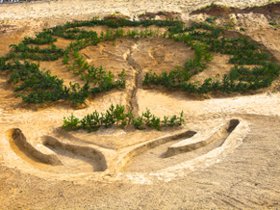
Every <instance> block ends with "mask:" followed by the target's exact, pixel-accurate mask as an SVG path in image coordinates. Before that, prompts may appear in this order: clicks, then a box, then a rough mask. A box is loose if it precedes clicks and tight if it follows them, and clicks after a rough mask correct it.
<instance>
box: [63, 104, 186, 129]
mask: <svg viewBox="0 0 280 210" xmlns="http://www.w3.org/2000/svg"><path fill="white" fill-rule="evenodd" d="M183 123H184V116H183V112H182V113H181V114H180V116H179V117H178V116H176V115H174V116H172V117H167V116H164V120H161V119H160V118H159V117H157V116H155V115H153V114H152V113H151V112H150V111H149V110H146V111H145V112H143V113H142V115H141V116H138V117H135V116H133V114H132V113H131V112H130V111H129V112H126V111H125V107H124V106H123V105H111V106H110V107H109V109H108V110H106V111H105V112H103V113H98V112H97V111H94V112H93V113H92V114H88V115H86V116H85V117H83V118H82V119H78V118H76V117H75V116H73V115H71V116H70V117H68V118H64V124H63V127H64V128H66V129H67V130H76V129H84V130H87V131H88V132H92V131H96V130H98V129H99V128H101V127H104V128H109V127H111V126H114V125H116V126H120V127H122V128H124V127H126V126H130V125H132V126H133V127H134V128H135V129H139V130H142V129H145V128H152V129H156V130H160V129H161V128H162V127H174V126H181V125H182V124H183ZM69 124H70V126H68V125H69Z"/></svg>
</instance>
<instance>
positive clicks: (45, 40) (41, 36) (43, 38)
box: [22, 30, 57, 45]
mask: <svg viewBox="0 0 280 210" xmlns="http://www.w3.org/2000/svg"><path fill="white" fill-rule="evenodd" d="M56 40H57V39H56V38H54V37H53V36H52V34H51V33H50V31H49V30H44V31H43V32H41V33H38V34H37V35H36V37H35V38H31V37H25V38H24V40H23V42H22V43H23V44H35V45H44V44H52V43H54V42H55V41H56Z"/></svg>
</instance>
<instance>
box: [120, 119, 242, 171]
mask: <svg viewBox="0 0 280 210" xmlns="http://www.w3.org/2000/svg"><path fill="white" fill-rule="evenodd" d="M238 124H239V120H237V119H232V120H230V121H229V122H227V123H222V124H221V125H218V126H216V127H215V128H214V129H212V130H209V132H207V133H205V132H203V131H202V132H201V133H200V132H198V133H197V132H193V131H188V132H186V133H184V134H183V135H182V134H180V135H179V136H176V135H175V136H170V137H167V138H163V139H159V140H155V141H152V142H150V143H147V144H144V145H143V146H140V147H138V148H136V149H135V150H134V151H132V152H130V153H129V154H128V155H127V158H128V159H129V161H127V163H126V165H125V166H124V171H130V172H148V171H157V170H160V169H164V168H168V167H170V166H173V165H176V164H179V163H180V162H184V161H188V160H192V159H195V158H197V157H200V156H203V155H205V154H207V153H209V152H210V151H212V150H214V149H216V148H219V147H221V146H222V145H223V144H224V142H225V141H226V139H227V138H228V137H229V135H231V133H232V132H234V130H235V128H236V127H237V126H238Z"/></svg>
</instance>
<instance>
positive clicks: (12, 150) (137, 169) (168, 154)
mask: <svg viewBox="0 0 280 210" xmlns="http://www.w3.org/2000/svg"><path fill="white" fill-rule="evenodd" d="M211 2H213V1H209V0H200V1H187V0H186V1H164V2H162V1H96V0H94V1H51V2H35V3H30V4H26V3H23V4H15V5H0V21H1V22H0V26H1V27H2V28H0V55H4V54H5V53H7V52H8V50H9V48H8V46H9V44H13V43H17V42H19V41H20V40H21V39H22V38H23V37H24V36H26V35H33V34H34V32H35V31H40V30H41V29H42V28H45V27H49V26H53V25H56V24H59V23H63V22H65V21H67V20H70V19H86V18H88V17H92V16H98V15H99V16H105V15H107V14H112V13H115V12H120V13H122V14H124V15H127V16H129V17H134V16H136V15H139V14H142V13H144V12H147V11H149V12H158V11H175V12H179V14H180V15H181V16H182V18H183V20H184V21H186V22H187V23H188V21H190V20H200V19H203V18H204V17H205V16H206V15H205V14H196V15H190V14H189V12H190V11H191V10H194V9H196V8H200V7H202V6H205V5H206V4H209V3H211ZM215 2H218V3H219V2H220V3H223V4H224V5H230V6H236V7H241V8H243V7H246V6H254V5H262V4H264V3H267V2H268V1H253V0H251V1H237V0H228V1H226V0H225V1H215ZM220 19H221V20H220V21H228V19H227V17H221V18H220ZM231 21H234V22H235V27H236V29H237V30H238V29H239V28H241V27H242V28H245V29H246V30H245V32H243V33H245V34H246V35H248V36H250V37H252V38H253V39H254V40H256V41H257V42H259V43H261V44H263V45H264V46H265V47H266V48H267V49H268V50H269V51H270V52H271V53H272V54H273V55H274V56H275V57H276V58H277V59H278V60H279V62H280V40H279V39H280V29H279V28H278V29H276V28H273V27H272V26H270V25H269V24H268V23H269V21H270V20H269V19H268V17H266V16H264V15H263V14H254V13H249V14H234V15H233V16H232V18H231ZM87 29H88V30H96V31H99V32H100V31H102V30H105V29H104V28H102V27H96V28H87ZM159 30H160V29H159ZM56 44H57V46H59V47H61V48H65V47H66V46H67V45H68V44H69V42H68V41H67V40H64V39H62V38H59V39H58V41H57V43H56ZM81 53H82V55H83V56H84V57H85V58H86V59H87V61H88V62H89V63H93V64H95V65H96V66H99V65H102V66H104V67H105V68H106V69H108V70H110V71H112V72H113V74H115V75H116V74H118V73H119V72H120V71H122V70H125V71H126V72H127V80H128V81H127V86H126V89H125V90H123V91H121V90H117V91H111V92H108V93H106V94H104V95H99V96H98V97H96V98H94V99H90V100H88V102H87V104H88V106H87V107H86V108H83V109H79V110H75V109H73V108H72V107H69V106H66V105H64V104H56V105H52V106H48V107H39V108H38V107H34V106H30V107H24V106H22V104H21V100H20V99H19V98H16V97H15V94H14V92H13V90H12V88H11V87H10V86H9V85H8V84H7V82H6V79H7V76H6V75H4V74H1V75H0V99H1V100H0V101H1V103H0V128H1V129H0V135H1V138H0V209H268V208H272V209H277V208H280V112H279V110H280V93H279V90H280V83H279V80H277V81H275V82H274V84H273V86H272V87H270V88H267V89H264V90H260V91H259V92H257V93H255V94H251V95H230V96H225V97H223V96H218V97H217V96H215V97H214V96H209V97H208V98H207V99H201V98H199V99H196V98H193V97H192V98H191V97H189V96H186V95H185V94H184V93H181V92H166V91H160V90H150V89H149V90H147V89H143V88H142V84H141V82H139V81H141V78H142V77H143V75H144V73H145V72H148V71H149V70H155V71H157V72H160V71H161V70H169V69H172V68H175V67H176V66H178V65H179V66H180V65H182V64H183V63H184V61H185V60H186V59H188V58H192V57H193V52H192V50H191V49H190V48H188V47H186V46H185V45H182V44H180V43H176V42H173V41H170V40H169V41H168V40H163V39H161V38H147V39H141V40H125V39H120V40H117V41H115V42H114V43H111V42H105V43H102V44H98V45H97V46H91V47H87V48H85V49H83V50H82V51H81ZM227 61H228V57H227V56H224V55H220V54H215V55H214V59H213V60H212V61H211V62H210V64H209V65H208V67H207V69H206V70H205V71H204V72H202V73H200V74H198V75H196V76H195V77H194V78H193V81H194V82H195V81H197V82H201V81H203V80H204V79H205V78H207V77H209V76H213V77H217V78H220V77H221V76H222V75H223V74H224V73H227V72H228V71H229V70H230V67H231V65H230V64H228V63H227ZM40 66H41V67H42V68H43V69H45V70H49V71H50V72H51V74H53V75H57V76H59V77H61V78H63V79H64V81H65V83H66V84H68V83H69V82H79V83H83V81H81V80H79V79H78V78H77V77H75V76H73V74H71V72H69V71H67V70H66V69H65V67H64V66H63V65H61V60H58V61H54V62H40ZM135 90H136V91H135ZM133 91H134V93H135V94H134V93H133ZM119 103H121V104H125V105H127V106H128V107H129V106H130V108H133V111H134V112H135V113H139V112H142V111H145V110H146V108H149V109H150V110H151V111H152V112H153V113H155V114H156V115H159V116H163V115H173V114H178V113H179V112H180V111H182V110H183V111H184V113H185V116H186V124H185V125H184V126H182V127H181V128H179V129H170V130H167V131H166V130H165V131H150V130H145V131H134V130H130V129H125V130H123V129H115V128H110V129H107V130H105V129H101V130H99V131H98V132H96V133H87V132H84V131H75V132H74V131H72V132H66V131H64V130H62V129H61V128H60V127H61V124H62V119H63V117H65V116H68V115H70V114H71V113H74V114H75V115H76V116H78V117H82V116H84V115H85V114H88V113H90V112H92V111H93V110H95V109H96V110H98V111H104V110H106V109H107V108H108V107H109V106H110V104H119Z"/></svg>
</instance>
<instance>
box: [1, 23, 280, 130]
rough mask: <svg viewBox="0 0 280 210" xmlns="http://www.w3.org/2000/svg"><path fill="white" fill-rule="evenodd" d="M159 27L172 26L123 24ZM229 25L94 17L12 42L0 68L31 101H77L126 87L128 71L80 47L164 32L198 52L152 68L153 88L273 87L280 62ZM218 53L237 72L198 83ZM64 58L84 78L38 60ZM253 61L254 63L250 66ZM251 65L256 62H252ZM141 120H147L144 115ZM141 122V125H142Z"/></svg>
mask: <svg viewBox="0 0 280 210" xmlns="http://www.w3.org/2000/svg"><path fill="white" fill-rule="evenodd" d="M152 25H154V26H157V27H165V28H167V32H165V33H163V34H160V33H159V32H156V31H152V30H141V31H139V30H129V31H126V32H125V31H124V30H123V29H122V27H140V26H141V27H144V28H145V27H148V26H152ZM94 26H107V27H108V28H109V30H107V31H105V32H102V33H101V34H100V35H98V34H97V33H96V32H95V31H86V30H83V29H81V27H94ZM226 32H227V31H226V29H224V28H221V27H218V26H216V25H215V19H208V20H207V21H206V22H202V23H193V24H192V25H191V26H190V27H185V25H184V24H183V23H182V22H180V21H174V20H140V21H130V20H127V19H122V18H106V19H101V20H100V19H93V20H89V21H76V22H71V23H66V24H64V25H60V26H56V27H54V28H50V29H47V30H44V31H43V32H41V33H39V34H37V35H36V36H35V37H34V38H30V37H27V38H25V39H24V40H23V41H22V42H21V43H19V44H17V45H11V51H10V52H9V53H8V54H7V55H6V56H4V57H1V58H0V70H1V71H7V72H9V73H10V74H9V75H10V76H9V82H11V83H12V84H14V85H15V91H16V92H17V94H18V96H20V97H22V99H23V101H24V102H26V103H45V102H53V101H58V100H68V101H70V102H71V103H72V104H73V105H75V106H77V105H79V104H82V103H84V102H85V100H86V99H87V98H88V97H90V96H94V95H96V94H100V93H103V92H106V91H110V90H112V89H124V88H125V80H126V76H125V72H124V71H123V72H122V73H120V74H119V75H117V76H114V75H113V73H112V72H109V71H107V70H106V69H104V68H103V67H102V66H94V65H89V64H88V63H87V61H86V59H85V58H84V57H83V56H82V55H81V54H80V50H82V49H84V48H85V47H88V46H91V45H97V44H98V43H101V42H105V41H114V40H116V39H119V38H123V37H125V38H127V39H141V38H148V37H163V38H167V39H172V40H175V41H177V42H183V43H185V44H186V45H187V46H190V47H191V48H192V49H193V50H194V52H195V57H194V58H193V59H190V60H187V61H186V62H185V64H184V65H183V66H181V67H177V68H175V69H172V70H170V71H168V72H165V71H163V72H162V73H161V74H156V73H154V72H153V71H152V70H151V71H150V72H149V73H146V75H145V76H144V79H143V86H145V87H148V88H155V87H159V86H162V87H165V88H167V89H169V90H183V91H185V92H187V93H190V94H205V93H214V92H223V93H231V92H241V93H244V92H248V91H252V90H257V89H260V88H264V87H268V86H270V85H271V83H272V82H273V81H274V80H275V79H276V78H277V77H278V76H279V72H280V66H279V64H278V63H277V62H276V61H275V60H274V58H273V56H272V55H271V54H270V53H268V52H267V51H266V50H265V49H264V47H262V46H260V45H259V44H258V43H256V42H254V41H252V40H251V39H250V38H248V37H246V36H243V35H241V34H239V36H238V37H237V38H236V37H235V38H228V36H227V35H226ZM57 37H62V38H64V39H69V40H72V42H71V43H70V44H69V46H68V47H67V48H65V49H60V48H58V47H57V46H56V45H55V42H56V40H57ZM213 53H219V54H225V55H229V56H230V59H229V64H234V67H232V69H231V71H230V72H229V73H228V74H227V75H224V77H223V79H222V80H217V79H215V78H207V79H205V81H204V82H203V83H201V84H200V83H193V82H190V79H191V78H192V77H193V76H194V75H196V74H198V73H200V72H202V71H204V70H205V69H206V68H207V65H208V63H209V61H211V59H212V57H213ZM58 59H61V60H62V62H63V64H64V65H66V66H67V68H68V70H69V71H70V72H72V73H73V74H74V75H76V76H78V77H80V78H81V79H82V80H83V81H84V85H82V86H81V85H79V84H77V83H73V84H69V86H67V87H66V86H64V82H63V80H62V79H60V78H58V77H56V76H52V75H51V74H50V73H49V72H44V71H42V70H41V69H40V66H39V65H37V64H35V63H34V61H54V60H58ZM248 65H249V67H248ZM250 65H251V67H250ZM138 120H139V122H140V121H141V119H138ZM140 127H141V126H140Z"/></svg>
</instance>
